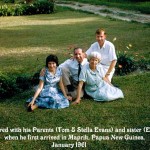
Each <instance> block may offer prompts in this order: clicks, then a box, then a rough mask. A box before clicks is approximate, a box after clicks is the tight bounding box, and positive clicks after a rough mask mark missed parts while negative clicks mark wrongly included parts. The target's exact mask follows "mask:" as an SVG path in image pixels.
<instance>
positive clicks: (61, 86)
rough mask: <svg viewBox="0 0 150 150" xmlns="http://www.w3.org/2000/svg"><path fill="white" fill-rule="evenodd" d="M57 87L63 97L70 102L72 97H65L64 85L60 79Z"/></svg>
mask: <svg viewBox="0 0 150 150" xmlns="http://www.w3.org/2000/svg"><path fill="white" fill-rule="evenodd" d="M59 87H60V89H61V91H62V93H63V95H64V96H65V97H66V98H67V99H68V100H70V101H71V100H72V97H71V96H67V94H66V91H65V87H64V84H63V82H62V77H61V78H60V81H59Z"/></svg>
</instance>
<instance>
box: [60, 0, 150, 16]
mask: <svg viewBox="0 0 150 150" xmlns="http://www.w3.org/2000/svg"><path fill="white" fill-rule="evenodd" d="M60 1H63V2H66V3H72V2H80V3H88V4H92V5H106V6H109V7H116V8H121V9H125V10H135V11H139V12H141V13H145V14H150V2H148V0H147V1H145V2H142V0H141V1H136V2H135V1H134V2H133V1H132V0H126V1H125V0H111V1H110V0H94V1H92V0H59V2H60Z"/></svg>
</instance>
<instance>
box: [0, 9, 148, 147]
mask: <svg viewBox="0 0 150 150" xmlns="http://www.w3.org/2000/svg"><path fill="white" fill-rule="evenodd" d="M0 22H1V23H0V45H1V47H0V73H2V74H6V73H7V75H9V76H11V75H14V74H15V75H20V74H34V73H35V72H36V71H37V70H38V69H40V68H42V67H43V66H44V65H45V58H46V56H47V55H48V54H50V53H55V54H57V55H58V57H59V60H60V62H63V61H64V60H65V59H66V58H69V57H70V53H72V50H70V49H69V48H70V47H74V46H80V47H82V48H83V49H84V50H86V49H87V48H88V47H89V46H90V44H91V43H93V42H94V41H95V35H94V34H95V30H96V29H97V28H99V27H103V28H105V29H106V30H107V33H108V40H110V41H112V42H113V39H114V38H115V37H116V38H117V40H116V41H115V42H114V44H115V46H116V49H117V51H128V52H127V53H129V54H133V55H135V53H138V56H137V57H138V58H140V57H141V56H145V57H146V59H149V58H150V57H149V54H150V51H149V46H150V43H149V35H150V30H149V26H148V25H143V24H137V23H129V22H124V21H118V20H114V19H110V18H103V17H99V16H96V15H92V14H86V13H81V12H74V11H67V10H65V11H63V10H61V11H58V12H57V13H54V14H51V15H34V16H22V17H1V18H0ZM129 44H132V48H130V49H128V48H126V46H128V45H129ZM149 80H150V73H143V74H134V75H132V74H131V75H129V76H122V77H114V81H113V82H114V83H115V84H117V85H119V86H120V88H121V89H122V90H123V92H124V95H125V98H124V99H123V100H118V101H114V102H110V103H98V102H94V101H93V100H90V99H83V101H82V102H81V104H80V105H77V106H70V107H69V108H67V109H62V110H42V109H37V110H36V111H35V112H33V113H27V112H26V109H25V107H24V103H25V101H26V99H28V98H29V97H30V96H31V95H33V93H34V92H33V91H32V90H30V91H25V92H23V93H20V94H18V95H16V96H14V97H12V98H10V99H6V100H4V101H1V103H0V124H1V128H4V127H9V128H15V127H16V128H17V127H19V128H21V129H22V128H23V127H25V128H29V129H30V128H32V127H34V126H35V127H38V128H55V127H63V128H69V129H71V128H72V127H76V128H77V127H83V128H86V127H90V128H94V127H99V128H105V129H106V128H110V127H112V128H114V129H115V128H123V127H126V128H140V129H142V131H141V132H140V133H114V132H113V133H101V132H99V133H95V134H96V135H98V136H108V135H111V134H116V135H125V134H129V135H135V136H137V135H139V136H140V135H143V136H144V138H145V140H125V139H124V140H121V141H119V140H102V141H98V140H91V139H90V140H89V141H86V142H87V147H86V148H84V149H89V150H99V149H110V150H111V149H112V150H114V149H148V147H149V142H148V140H149V133H144V132H143V128H144V127H147V126H149V124H150V122H149V120H150V116H149V109H150V107H149V89H150V84H149ZM9 134H10V135H18V136H19V135H24V136H27V135H28V134H32V135H57V134H63V135H66V136H67V135H68V134H76V135H88V136H89V137H90V136H91V135H92V134H93V133H88V132H87V133H86V132H85V133H80V132H78V133H77V132H75V133H71V132H69V133H56V132H54V133H30V132H29V133H23V132H21V133H10V132H9V133H2V132H0V141H1V146H0V148H1V149H2V150H5V149H10V150H11V149H14V150H16V149H17V150H20V149H23V150H30V149H41V150H43V149H44V150H47V149H50V147H51V144H52V141H53V140H43V141H41V140H37V141H34V140H32V141H31V140H22V141H20V140H14V141H12V140H10V141H9V140H4V136H6V135H9ZM55 142H57V143H64V142H65V141H61V140H60V141H55ZM66 142H67V143H75V141H71V140H69V141H66ZM81 142H83V141H81ZM31 143H32V144H31ZM58 149H59V148H58ZM77 149H78V148H77Z"/></svg>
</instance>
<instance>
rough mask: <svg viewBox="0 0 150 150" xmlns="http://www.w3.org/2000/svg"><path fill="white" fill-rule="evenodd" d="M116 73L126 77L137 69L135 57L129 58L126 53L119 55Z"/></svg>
mask: <svg viewBox="0 0 150 150" xmlns="http://www.w3.org/2000/svg"><path fill="white" fill-rule="evenodd" d="M117 58H118V59H117V64H116V71H115V73H116V74H117V75H126V74H128V73H131V72H133V71H135V70H136V69H137V65H136V61H135V60H134V57H133V56H128V55H127V54H126V53H118V54H117Z"/></svg>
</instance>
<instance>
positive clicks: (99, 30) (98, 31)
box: [95, 28, 106, 35]
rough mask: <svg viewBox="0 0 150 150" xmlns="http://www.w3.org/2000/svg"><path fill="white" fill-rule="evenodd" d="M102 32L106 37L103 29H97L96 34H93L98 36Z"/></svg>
mask: <svg viewBox="0 0 150 150" xmlns="http://www.w3.org/2000/svg"><path fill="white" fill-rule="evenodd" d="M102 32H104V34H105V35H106V30H105V29H103V28H99V29H97V30H96V32H95V34H100V33H102Z"/></svg>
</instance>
